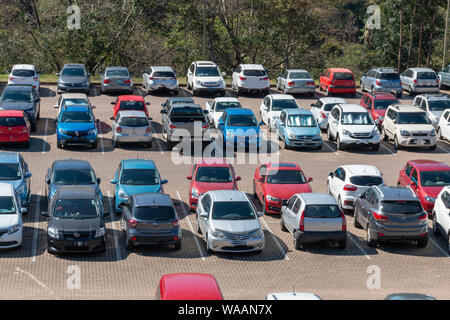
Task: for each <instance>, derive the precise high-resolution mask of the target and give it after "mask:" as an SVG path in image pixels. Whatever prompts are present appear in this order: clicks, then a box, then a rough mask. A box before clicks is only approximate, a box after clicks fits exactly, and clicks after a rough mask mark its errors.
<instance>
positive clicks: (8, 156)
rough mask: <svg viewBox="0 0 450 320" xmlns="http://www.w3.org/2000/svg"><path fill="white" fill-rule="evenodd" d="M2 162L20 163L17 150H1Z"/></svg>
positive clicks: (0, 157)
mask: <svg viewBox="0 0 450 320" xmlns="http://www.w3.org/2000/svg"><path fill="white" fill-rule="evenodd" d="M0 162H1V163H18V162H19V154H18V153H17V152H0Z"/></svg>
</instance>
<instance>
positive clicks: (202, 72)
mask: <svg viewBox="0 0 450 320" xmlns="http://www.w3.org/2000/svg"><path fill="white" fill-rule="evenodd" d="M195 75H196V76H197V77H219V76H220V73H219V69H218V68H217V67H197V69H196V70H195Z"/></svg>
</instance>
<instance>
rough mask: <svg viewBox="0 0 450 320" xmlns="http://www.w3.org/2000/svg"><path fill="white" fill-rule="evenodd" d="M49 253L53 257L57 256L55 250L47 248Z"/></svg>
mask: <svg viewBox="0 0 450 320" xmlns="http://www.w3.org/2000/svg"><path fill="white" fill-rule="evenodd" d="M47 252H48V253H50V254H51V255H55V254H56V252H55V251H53V250H50V248H48V247H47Z"/></svg>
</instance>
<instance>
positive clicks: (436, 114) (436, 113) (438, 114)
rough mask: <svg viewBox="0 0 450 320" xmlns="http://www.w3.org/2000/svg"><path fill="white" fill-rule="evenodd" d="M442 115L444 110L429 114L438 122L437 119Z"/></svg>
mask: <svg viewBox="0 0 450 320" xmlns="http://www.w3.org/2000/svg"><path fill="white" fill-rule="evenodd" d="M443 113H444V110H442V111H431V114H432V115H433V117H434V118H435V119H436V120H439V118H440V117H441V116H442V114H443Z"/></svg>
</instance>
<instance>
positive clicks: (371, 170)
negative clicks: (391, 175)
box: [341, 164, 381, 176]
mask: <svg viewBox="0 0 450 320" xmlns="http://www.w3.org/2000/svg"><path fill="white" fill-rule="evenodd" d="M341 168H344V169H345V170H347V171H348V172H349V173H351V174H352V175H370V176H381V172H380V171H379V170H378V168H377V167H375V166H369V165H359V164H351V165H345V166H342V167H341Z"/></svg>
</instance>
